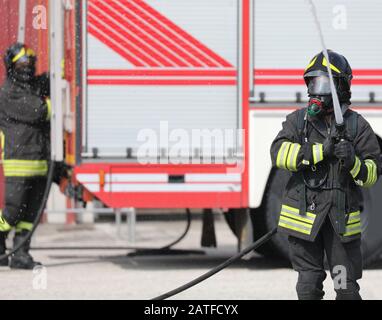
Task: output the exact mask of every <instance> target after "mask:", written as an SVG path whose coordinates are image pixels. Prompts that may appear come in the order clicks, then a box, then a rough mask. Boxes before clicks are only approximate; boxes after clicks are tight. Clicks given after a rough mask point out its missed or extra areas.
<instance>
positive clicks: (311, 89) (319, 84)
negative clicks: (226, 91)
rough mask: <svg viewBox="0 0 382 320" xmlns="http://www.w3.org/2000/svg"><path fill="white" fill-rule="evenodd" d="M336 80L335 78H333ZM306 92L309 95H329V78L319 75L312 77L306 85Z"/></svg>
mask: <svg viewBox="0 0 382 320" xmlns="http://www.w3.org/2000/svg"><path fill="white" fill-rule="evenodd" d="M334 81H335V82H336V79H334ZM308 93H309V94H310V95H317V96H326V95H331V93H332V92H331V90H330V79H329V77H328V76H325V75H321V76H318V77H312V78H311V80H310V81H309V85H308Z"/></svg>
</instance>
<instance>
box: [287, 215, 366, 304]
mask: <svg viewBox="0 0 382 320" xmlns="http://www.w3.org/2000/svg"><path fill="white" fill-rule="evenodd" d="M288 240H289V248H290V259H291V262H292V265H293V269H294V270H295V271H297V272H298V274H299V275H298V281H297V286H296V290H297V295H298V298H299V300H321V299H323V297H324V295H325V292H324V291H323V282H324V280H325V278H326V272H325V267H324V258H325V253H326V257H327V262H328V265H329V270H330V274H331V276H332V278H333V281H334V289H335V291H336V293H337V296H336V299H337V300H360V299H361V296H360V294H359V290H360V288H359V285H358V283H357V280H358V279H361V277H362V254H361V240H360V239H358V240H354V241H352V242H349V243H342V242H341V241H340V238H339V237H338V235H337V234H336V233H335V231H334V229H333V227H332V224H331V222H330V219H329V217H327V218H326V220H325V223H324V225H323V226H322V228H321V230H320V232H319V234H318V235H317V238H316V240H315V241H314V242H310V241H306V240H302V239H299V238H296V237H293V236H289V237H288Z"/></svg>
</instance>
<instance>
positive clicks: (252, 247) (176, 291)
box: [152, 228, 277, 300]
mask: <svg viewBox="0 0 382 320" xmlns="http://www.w3.org/2000/svg"><path fill="white" fill-rule="evenodd" d="M276 233H277V228H274V229H273V230H272V231H270V232H268V233H267V234H266V235H264V236H262V237H261V238H260V239H259V240H257V241H255V242H254V243H253V244H251V245H250V246H249V247H247V248H245V249H244V250H243V251H241V252H239V253H237V254H235V255H234V256H233V257H231V258H229V259H228V260H226V261H225V262H223V263H222V264H220V265H218V266H217V267H215V268H213V269H211V270H210V271H208V272H206V273H205V274H203V275H201V276H200V277H198V278H196V279H194V280H192V281H190V282H188V283H186V284H184V285H182V286H180V287H178V288H176V289H174V290H171V291H169V292H167V293H164V294H162V295H160V296H158V297H155V298H153V299H152V300H165V299H168V298H170V297H172V296H174V295H177V294H179V293H181V292H183V291H185V290H187V289H190V288H191V287H194V286H196V285H197V284H199V283H200V282H202V281H204V280H207V279H208V278H210V277H212V276H213V275H215V274H217V273H218V272H220V271H222V270H223V269H225V268H227V267H228V266H230V265H231V264H232V263H234V262H235V261H237V260H239V259H241V258H242V257H244V256H245V255H247V254H248V253H250V252H252V251H253V250H255V249H257V248H258V247H260V246H262V245H263V244H264V243H266V242H268V241H269V240H270V239H271V238H272V237H273V236H274V235H275V234H276Z"/></svg>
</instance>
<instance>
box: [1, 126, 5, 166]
mask: <svg viewBox="0 0 382 320" xmlns="http://www.w3.org/2000/svg"><path fill="white" fill-rule="evenodd" d="M0 143H1V159H4V153H5V150H4V149H5V135H4V132H3V131H0Z"/></svg>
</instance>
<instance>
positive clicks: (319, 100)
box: [304, 50, 353, 114]
mask: <svg viewBox="0 0 382 320" xmlns="http://www.w3.org/2000/svg"><path fill="white" fill-rule="evenodd" d="M328 55H329V60H330V69H331V70H332V74H333V79H334V84H335V86H336V89H337V94H338V99H339V100H340V102H341V103H344V104H350V99H351V90H350V89H351V80H352V79H353V73H352V69H351V67H350V64H349V62H348V61H347V60H346V58H345V57H344V56H342V55H340V54H338V53H336V52H334V51H331V50H328ZM304 80H305V83H306V85H307V87H308V94H309V97H310V98H311V101H310V106H312V107H311V109H312V110H310V111H311V114H314V113H317V114H318V113H320V111H321V110H325V111H327V112H328V111H329V112H330V111H332V108H333V100H332V95H331V90H330V81H329V74H328V70H327V61H326V58H325V56H324V54H323V52H321V53H319V54H318V55H316V56H315V57H314V58H313V59H312V60H311V61H310V63H309V65H308V67H307V68H306V70H305V73H304Z"/></svg>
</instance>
